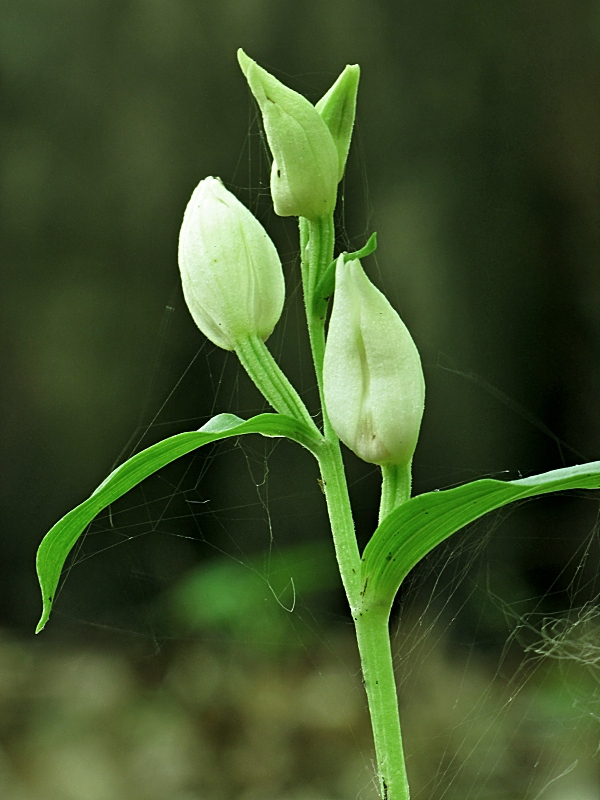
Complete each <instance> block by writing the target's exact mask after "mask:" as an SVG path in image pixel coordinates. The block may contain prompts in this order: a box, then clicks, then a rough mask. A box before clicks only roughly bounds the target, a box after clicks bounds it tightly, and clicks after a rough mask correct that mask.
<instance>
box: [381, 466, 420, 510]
mask: <svg viewBox="0 0 600 800" xmlns="http://www.w3.org/2000/svg"><path fill="white" fill-rule="evenodd" d="M381 479H382V480H381V503H380V504H379V523H380V524H381V523H382V522H383V520H384V519H385V518H386V517H387V515H388V514H389V513H390V512H391V511H393V510H394V509H395V508H397V507H398V506H399V505H402V503H405V502H406V501H407V500H409V499H410V489H411V483H412V460H411V461H409V462H408V464H402V465H401V466H397V465H393V466H389V467H382V468H381Z"/></svg>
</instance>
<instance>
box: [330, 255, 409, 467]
mask: <svg viewBox="0 0 600 800" xmlns="http://www.w3.org/2000/svg"><path fill="white" fill-rule="evenodd" d="M323 386H324V395H325V406H326V409H327V414H328V416H329V420H330V422H331V424H332V426H333V429H334V430H335V432H336V434H337V435H338V437H339V438H340V439H341V440H342V442H344V444H345V445H347V446H348V447H349V448H350V449H351V450H353V451H354V452H355V453H356V455H358V456H359V457H360V458H362V459H363V460H364V461H368V462H370V463H373V464H379V465H381V466H384V465H394V464H396V465H402V464H408V463H409V462H410V460H411V459H412V456H413V453H414V450H415V447H416V444H417V439H418V436H419V428H420V425H421V418H422V416H423V406H424V400H425V382H424V379H423V370H422V367H421V359H420V357H419V353H418V350H417V348H416V346H415V343H414V342H413V340H412V337H411V335H410V333H409V332H408V329H407V328H406V326H405V325H404V323H403V322H402V320H401V319H400V317H399V316H398V314H397V313H396V311H395V310H394V309H393V308H392V306H391V305H390V303H389V302H388V300H387V299H386V297H385V296H384V295H383V294H382V293H381V292H380V291H379V290H378V289H377V288H376V287H375V286H374V285H373V284H372V283H371V282H370V281H369V279H368V278H367V276H366V275H365V273H364V271H363V269H362V267H361V265H360V262H359V261H358V260H354V261H350V262H347V263H346V264H344V262H343V257H340V259H339V260H338V264H337V268H336V288H335V294H334V301H333V309H332V313H331V320H330V323H329V331H328V335H327V344H326V348H325V361H324V367H323Z"/></svg>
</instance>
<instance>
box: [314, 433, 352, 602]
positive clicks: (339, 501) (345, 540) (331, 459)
mask: <svg viewBox="0 0 600 800" xmlns="http://www.w3.org/2000/svg"><path fill="white" fill-rule="evenodd" d="M317 458H318V460H319V467H320V470H321V479H322V481H323V491H324V492H325V499H326V501H327V511H328V513H329V521H330V524H331V534H332V536H333V544H334V547H335V555H336V558H337V563H338V567H339V570H340V575H341V577H342V583H343V584H344V589H345V590H346V597H347V598H348V603H349V604H350V610H351V611H352V614H353V615H354V614H355V613H358V608H359V606H360V601H361V594H360V592H361V588H362V586H361V563H360V552H359V549H358V543H357V541H356V534H355V533H354V520H353V518H352V509H351V508H350V496H349V495H348V484H347V483H346V473H345V472H344V464H343V462H342V453H341V451H340V444H339V442H338V441H328V442H327V444H326V445H325V446H324V447H323V448H322V449H321V451H320V452H319V454H318V455H317Z"/></svg>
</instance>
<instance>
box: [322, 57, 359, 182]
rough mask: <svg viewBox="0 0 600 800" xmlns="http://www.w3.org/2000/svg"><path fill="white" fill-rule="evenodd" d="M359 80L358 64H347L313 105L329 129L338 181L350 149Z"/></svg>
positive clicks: (341, 175)
mask: <svg viewBox="0 0 600 800" xmlns="http://www.w3.org/2000/svg"><path fill="white" fill-rule="evenodd" d="M359 78H360V67H359V66H358V64H348V65H347V66H346V68H345V69H344V71H343V72H342V74H341V75H340V77H339V78H338V79H337V81H336V82H335V83H334V84H333V86H332V87H331V89H330V90H329V91H328V92H327V93H326V94H324V95H323V97H322V98H321V99H320V100H319V102H318V103H317V104H316V105H315V108H316V109H317V111H318V112H319V114H320V115H321V119H322V120H323V122H324V123H325V124H326V125H327V127H328V128H329V132H330V133H331V135H332V137H333V141H334V144H335V146H336V149H337V152H338V181H341V180H342V177H343V175H344V169H345V168H346V159H347V158H348V150H349V149H350V139H351V138H352V128H353V127H354V117H355V116H356V94H357V92H358V81H359Z"/></svg>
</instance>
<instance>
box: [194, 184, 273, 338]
mask: <svg viewBox="0 0 600 800" xmlns="http://www.w3.org/2000/svg"><path fill="white" fill-rule="evenodd" d="M179 268H180V271H181V281H182V284H183V294H184V296H185V300H186V303H187V305H188V308H189V310H190V312H191V314H192V317H193V318H194V322H195V323H196V325H197V326H198V327H199V328H200V330H201V331H202V333H204V335H205V336H207V337H208V338H209V339H210V340H211V342H213V343H214V344H216V345H217V346H218V347H223V348H224V349H225V350H234V349H235V346H236V342H237V341H239V340H240V339H241V338H243V337H246V336H248V335H253V334H256V335H258V336H260V337H261V339H263V340H266V339H267V338H268V337H269V336H270V334H271V333H272V331H273V328H274V327H275V325H276V324H277V322H278V320H279V317H280V316H281V312H282V309H283V302H284V298H285V286H284V281H283V270H282V268H281V262H280V260H279V256H278V254H277V250H276V249H275V245H274V244H273V242H272V241H271V239H270V238H269V236H268V235H267V232H266V231H265V229H264V228H263V226H262V225H261V224H260V222H259V221H258V220H257V219H256V217H255V216H254V215H253V214H251V213H250V211H249V210H248V209H247V208H246V207H245V206H244V205H243V204H242V203H240V201H239V200H238V199H237V198H236V197H234V195H233V194H231V192H229V191H228V190H227V189H226V188H225V187H224V186H223V184H222V183H221V181H220V180H219V179H218V178H205V179H204V180H202V181H200V183H199V184H198V186H197V187H196V189H195V190H194V193H193V194H192V197H191V199H190V201H189V203H188V205H187V208H186V210H185V214H184V216H183V223H182V226H181V232H180V235H179Z"/></svg>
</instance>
